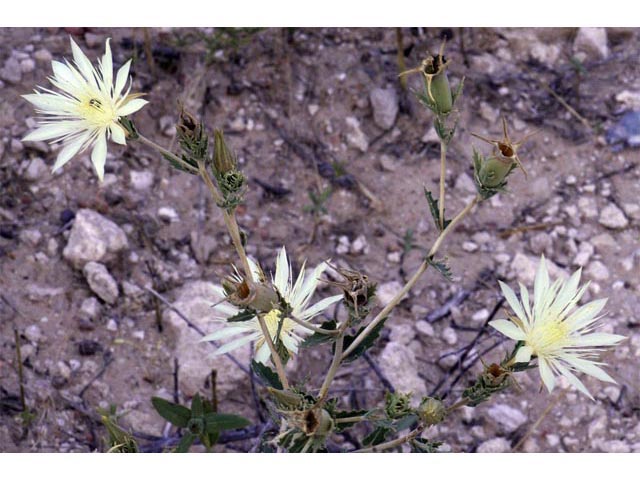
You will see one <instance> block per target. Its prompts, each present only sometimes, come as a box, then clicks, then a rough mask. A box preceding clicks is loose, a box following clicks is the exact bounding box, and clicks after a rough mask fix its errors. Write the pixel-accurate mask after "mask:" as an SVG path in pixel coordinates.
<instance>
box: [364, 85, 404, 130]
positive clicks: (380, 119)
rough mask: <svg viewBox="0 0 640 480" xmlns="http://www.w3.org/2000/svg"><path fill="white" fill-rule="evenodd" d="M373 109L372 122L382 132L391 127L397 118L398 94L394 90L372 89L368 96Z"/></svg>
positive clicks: (390, 88) (391, 88)
mask: <svg viewBox="0 0 640 480" xmlns="http://www.w3.org/2000/svg"><path fill="white" fill-rule="evenodd" d="M369 99H370V100H371V107H372V108H373V120H374V122H375V123H376V125H378V126H379V127H380V128H382V129H383V130H389V129H390V128H391V127H393V124H394V123H395V121H396V117H397V116H398V110H399V105H398V94H397V93H396V90H395V88H393V87H389V88H384V89H383V88H374V89H373V90H371V93H370V94H369Z"/></svg>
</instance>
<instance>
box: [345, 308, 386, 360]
mask: <svg viewBox="0 0 640 480" xmlns="http://www.w3.org/2000/svg"><path fill="white" fill-rule="evenodd" d="M386 321H387V319H386V318H384V319H383V320H382V321H381V322H380V323H378V324H377V325H376V326H375V327H374V328H373V330H371V332H369V334H368V335H367V336H366V337H364V338H363V339H362V341H361V342H360V344H359V345H358V346H357V347H356V348H355V349H354V350H353V351H352V352H351V353H350V354H349V355H348V356H347V357H346V358H345V359H344V361H345V362H351V361H353V360H355V359H356V358H358V357H359V356H361V355H362V354H363V353H364V352H366V351H367V350H368V349H369V348H371V347H372V346H373V344H374V343H375V341H376V340H377V339H378V337H379V336H380V332H381V331H382V327H384V323H385V322H386ZM365 328H366V327H361V328H360V329H358V331H357V332H356V334H355V335H345V337H344V349H345V350H347V349H348V348H349V346H350V345H351V344H352V343H353V341H354V340H355V339H356V338H357V337H358V336H359V335H360V334H361V333H362V332H363V331H364V329H365Z"/></svg>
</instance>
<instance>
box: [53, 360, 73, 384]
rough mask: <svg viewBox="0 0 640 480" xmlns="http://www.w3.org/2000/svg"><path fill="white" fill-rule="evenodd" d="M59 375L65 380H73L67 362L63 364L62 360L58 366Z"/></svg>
mask: <svg viewBox="0 0 640 480" xmlns="http://www.w3.org/2000/svg"><path fill="white" fill-rule="evenodd" d="M56 367H57V369H56V370H57V371H58V372H57V373H58V375H60V376H61V377H62V378H64V379H65V380H69V378H71V368H70V367H69V365H67V364H66V363H65V362H63V361H62V360H60V361H59V362H58V363H57V364H56Z"/></svg>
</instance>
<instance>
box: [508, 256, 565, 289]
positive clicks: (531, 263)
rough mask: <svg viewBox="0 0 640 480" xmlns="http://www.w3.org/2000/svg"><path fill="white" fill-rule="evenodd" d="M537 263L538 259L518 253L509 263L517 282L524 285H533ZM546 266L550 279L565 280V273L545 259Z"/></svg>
mask: <svg viewBox="0 0 640 480" xmlns="http://www.w3.org/2000/svg"><path fill="white" fill-rule="evenodd" d="M539 262H540V258H537V257H530V256H527V255H525V254H523V253H520V252H518V253H516V256H515V257H513V261H512V262H511V270H512V272H513V273H514V274H515V276H516V278H517V279H518V281H519V282H522V283H523V284H525V285H533V282H534V280H535V278H536V271H537V269H538V263H539ZM546 265H547V270H548V271H549V276H550V277H551V278H552V279H556V278H562V279H566V278H567V276H568V275H567V272H565V271H564V270H562V269H561V268H560V267H558V266H557V265H556V264H555V263H553V262H552V261H551V260H549V259H548V258H547V259H546Z"/></svg>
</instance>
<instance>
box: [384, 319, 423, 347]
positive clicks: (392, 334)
mask: <svg viewBox="0 0 640 480" xmlns="http://www.w3.org/2000/svg"><path fill="white" fill-rule="evenodd" d="M415 336H416V332H415V331H414V329H413V326H412V325H409V324H407V323H392V324H390V325H389V340H390V341H391V342H397V343H399V344H401V345H409V344H410V343H411V341H412V340H413V339H414V338H415Z"/></svg>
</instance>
